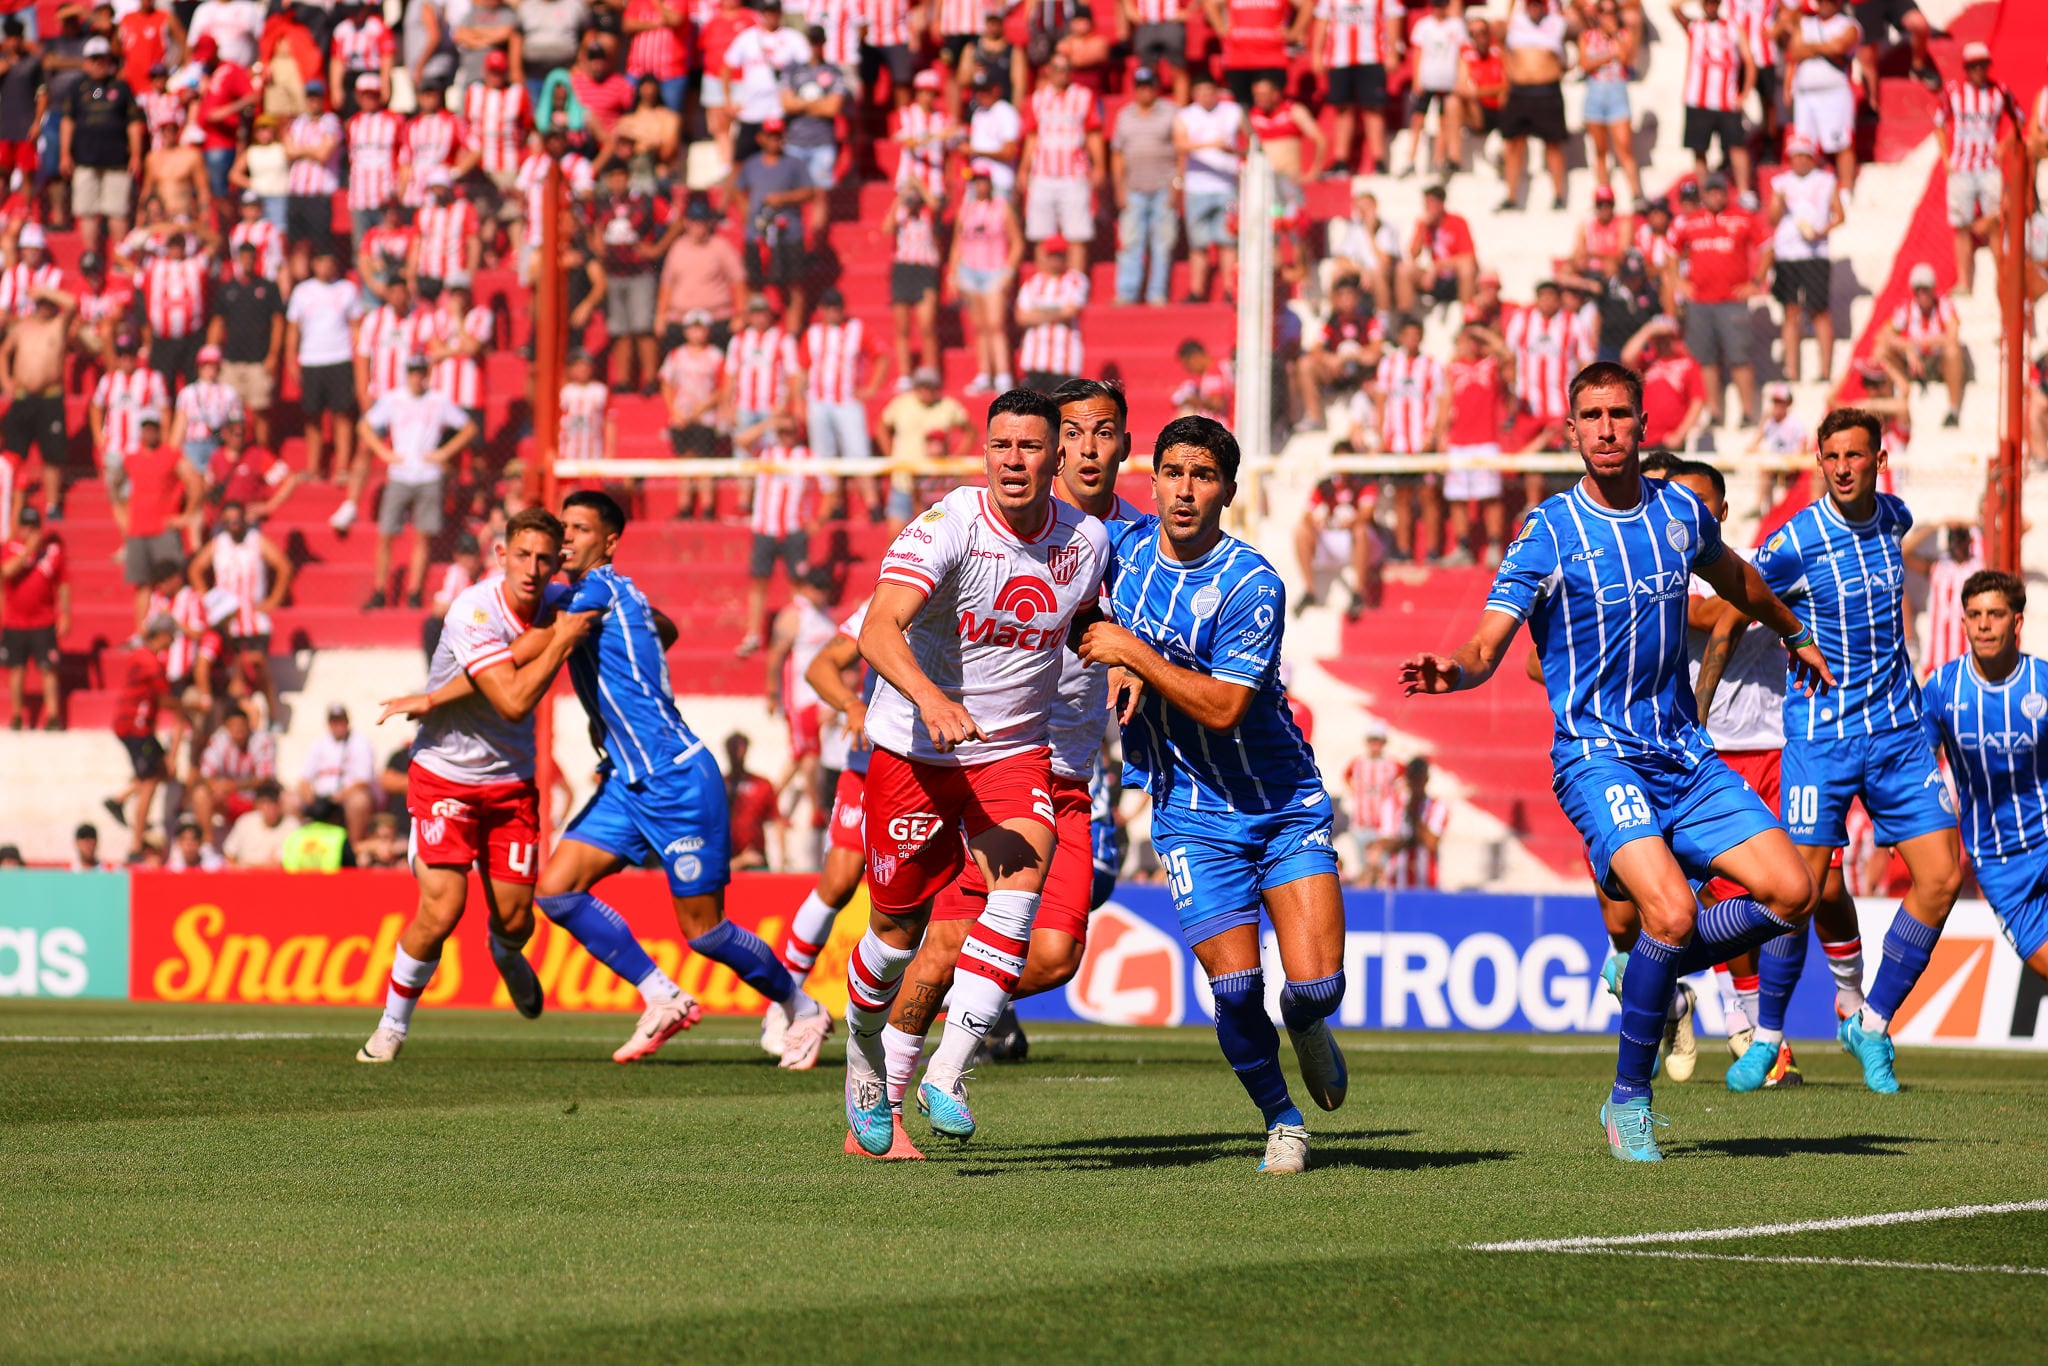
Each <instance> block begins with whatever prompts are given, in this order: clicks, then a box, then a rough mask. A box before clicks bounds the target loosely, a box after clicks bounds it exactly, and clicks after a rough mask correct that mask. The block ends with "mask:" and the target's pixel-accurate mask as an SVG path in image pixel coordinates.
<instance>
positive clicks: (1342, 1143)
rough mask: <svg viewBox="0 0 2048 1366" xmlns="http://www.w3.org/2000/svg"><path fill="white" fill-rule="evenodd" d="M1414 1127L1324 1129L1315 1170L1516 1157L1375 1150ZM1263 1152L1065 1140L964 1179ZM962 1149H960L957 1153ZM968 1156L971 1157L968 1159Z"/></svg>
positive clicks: (1214, 1138) (1196, 1142)
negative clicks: (1319, 1168)
mask: <svg viewBox="0 0 2048 1366" xmlns="http://www.w3.org/2000/svg"><path fill="white" fill-rule="evenodd" d="M1414 1133H1415V1130H1413V1129H1354V1130H1345V1131H1334V1132H1333V1131H1317V1132H1316V1133H1314V1135H1313V1136H1312V1139H1311V1147H1310V1152H1311V1154H1312V1156H1311V1158H1310V1165H1311V1166H1312V1167H1368V1168H1372V1169H1374V1170H1378V1171H1424V1170H1428V1169H1430V1168H1438V1167H1463V1166H1470V1165H1472V1164H1474V1163H1479V1162H1505V1161H1507V1160H1509V1159H1510V1158H1512V1157H1514V1156H1515V1154H1514V1153H1512V1152H1509V1151H1506V1150H1504V1149H1493V1148H1488V1149H1438V1150H1430V1149H1420V1148H1383V1147H1376V1146H1372V1145H1373V1143H1374V1142H1375V1141H1377V1140H1384V1139H1390V1138H1408V1137H1411V1136H1412V1135H1413V1134H1414ZM1261 1150H1262V1147H1261V1144H1260V1142H1259V1140H1258V1139H1257V1137H1255V1136H1247V1135H1246V1134H1244V1133H1243V1132H1241V1131H1238V1132H1219V1133H1194V1134H1120V1135H1112V1136H1106V1137H1096V1138H1074V1139H1066V1140H1063V1141H1061V1142H1057V1143H1037V1144H1020V1145H1018V1146H1016V1147H1012V1148H998V1149H993V1150H984V1151H980V1152H975V1153H973V1154H972V1156H971V1157H970V1158H969V1159H968V1161H969V1165H964V1166H962V1167H961V1168H960V1170H959V1173H958V1174H959V1175H961V1176H1001V1175H1004V1174H1007V1173H1012V1172H1035V1171H1066V1172H1072V1171H1124V1170H1133V1169H1145V1168H1160V1167H1197V1166H1201V1165H1203V1164H1205V1163H1209V1162H1216V1161H1222V1160H1226V1159H1228V1160H1238V1159H1243V1160H1248V1161H1252V1162H1256V1161H1257V1160H1258V1157H1259V1153H1260V1152H1261ZM927 1151H928V1152H930V1155H931V1156H933V1157H936V1158H944V1157H946V1156H950V1155H952V1153H951V1152H949V1151H948V1149H947V1148H945V1147H943V1146H941V1147H937V1148H933V1147H932V1146H931V1145H927ZM954 1151H955V1152H957V1151H958V1150H954ZM962 1155H963V1156H965V1154H962Z"/></svg>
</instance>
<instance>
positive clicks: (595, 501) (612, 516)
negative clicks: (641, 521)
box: [507, 489, 626, 536]
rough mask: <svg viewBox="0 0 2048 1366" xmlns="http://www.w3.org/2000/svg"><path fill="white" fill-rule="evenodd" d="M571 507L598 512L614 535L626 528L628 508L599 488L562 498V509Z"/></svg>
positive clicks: (600, 521) (599, 519) (601, 521)
mask: <svg viewBox="0 0 2048 1366" xmlns="http://www.w3.org/2000/svg"><path fill="white" fill-rule="evenodd" d="M570 508H589V509H590V510H591V511H592V512H595V513H596V514H597V520H598V522H599V523H600V524H601V525H602V526H603V527H604V529H605V530H606V531H609V532H611V533H612V535H614V536H617V535H619V534H620V533H622V532H623V531H625V529H626V510H625V509H624V508H622V507H620V506H619V500H618V499H616V498H614V497H612V496H611V495H610V494H609V493H605V492H603V491H601V490H599V489H578V490H576V491H575V492H574V493H572V494H570V495H569V496H568V497H567V498H564V499H563V500H562V511H564V512H567V511H568V510H569V509H570ZM557 525H560V524H559V523H557ZM507 529H508V530H509V529H510V528H509V527H508V528H507Z"/></svg>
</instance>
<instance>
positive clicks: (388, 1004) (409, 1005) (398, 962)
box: [382, 946, 441, 1034]
mask: <svg viewBox="0 0 2048 1366" xmlns="http://www.w3.org/2000/svg"><path fill="white" fill-rule="evenodd" d="M440 966H441V960H440V959H439V958H415V957H413V956H412V955H411V954H409V953H407V952H406V951H405V950H404V949H402V948H398V947H396V946H394V947H393V948H392V951H391V985H390V986H388V987H387V988H385V991H384V1019H383V1021H382V1024H383V1026H384V1027H385V1028H386V1029H395V1030H397V1031H398V1032H399V1033H401V1034H403V1033H405V1031H406V1029H407V1028H408V1027H410V1026H411V1024H412V1009H413V1007H414V1006H416V1005H418V1004H419V1003H420V996H421V994H422V993H423V992H425V991H426V989H427V983H429V982H431V981H433V980H434V969H435V968H438V967H440Z"/></svg>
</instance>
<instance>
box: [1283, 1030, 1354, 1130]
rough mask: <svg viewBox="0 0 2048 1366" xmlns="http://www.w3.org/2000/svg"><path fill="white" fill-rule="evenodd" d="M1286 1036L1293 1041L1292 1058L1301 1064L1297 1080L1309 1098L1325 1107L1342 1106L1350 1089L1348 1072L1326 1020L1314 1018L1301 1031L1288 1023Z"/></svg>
mask: <svg viewBox="0 0 2048 1366" xmlns="http://www.w3.org/2000/svg"><path fill="white" fill-rule="evenodd" d="M1287 1037H1288V1038H1289V1039H1290V1040H1292V1041H1293V1043H1294V1058H1295V1061H1296V1062H1298V1063H1300V1064H1301V1082H1302V1085H1303V1086H1305V1087H1307V1088H1308V1093H1309V1095H1310V1097H1312V1098H1313V1099H1314V1100H1315V1103H1316V1104H1317V1105H1318V1106H1320V1107H1321V1108H1323V1109H1325V1110H1334V1109H1336V1108H1337V1107H1338V1106H1340V1105H1342V1104H1343V1103H1344V1096H1345V1094H1346V1093H1347V1092H1348V1091H1349V1090H1350V1089H1351V1072H1350V1069H1349V1068H1347V1067H1346V1066H1345V1065H1344V1050H1343V1049H1341V1048H1339V1047H1337V1039H1336V1036H1335V1035H1333V1034H1331V1033H1330V1022H1329V1021H1328V1020H1317V1021H1316V1022H1315V1023H1314V1024H1312V1025H1310V1026H1309V1027H1308V1028H1307V1029H1303V1030H1297V1029H1295V1028H1294V1026H1292V1025H1289V1026H1288V1027H1287Z"/></svg>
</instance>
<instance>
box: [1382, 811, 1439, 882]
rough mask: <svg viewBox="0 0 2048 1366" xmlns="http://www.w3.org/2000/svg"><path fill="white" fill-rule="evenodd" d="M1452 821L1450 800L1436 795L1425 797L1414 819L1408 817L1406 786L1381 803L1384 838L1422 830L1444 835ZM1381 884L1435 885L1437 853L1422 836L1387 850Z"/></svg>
mask: <svg viewBox="0 0 2048 1366" xmlns="http://www.w3.org/2000/svg"><path fill="white" fill-rule="evenodd" d="M1450 823H1451V808H1450V806H1449V804H1448V803H1446V802H1444V801H1442V800H1440V799H1439V798H1436V797H1424V798H1423V799H1422V810H1421V811H1420V812H1419V813H1418V814H1417V819H1415V820H1413V821H1411V820H1410V819H1409V817H1408V794H1407V792H1406V791H1405V790H1397V791H1395V792H1393V793H1390V794H1389V795H1388V796H1387V798H1386V800H1385V801H1383V802H1381V803H1380V838H1381V839H1390V840H1397V839H1407V838H1410V837H1411V836H1414V835H1417V834H1419V833H1420V832H1421V831H1422V830H1427V831H1429V832H1430V833H1431V834H1433V835H1437V836H1441V835H1442V834H1443V833H1444V829H1445V827H1446V826H1448V825H1449V824H1450ZM1418 827H1419V828H1418ZM1381 885H1382V886H1385V887H1390V888H1393V889H1396V890H1400V889H1403V888H1410V887H1434V886H1436V857H1435V856H1434V855H1432V854H1431V853H1430V852H1429V850H1428V849H1426V848H1424V847H1423V845H1422V843H1421V842H1420V841H1419V840H1418V841H1417V842H1416V843H1415V844H1414V845H1413V846H1412V847H1410V848H1407V849H1391V850H1388V851H1387V861H1386V868H1385V877H1384V878H1383V880H1382V883H1381Z"/></svg>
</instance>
